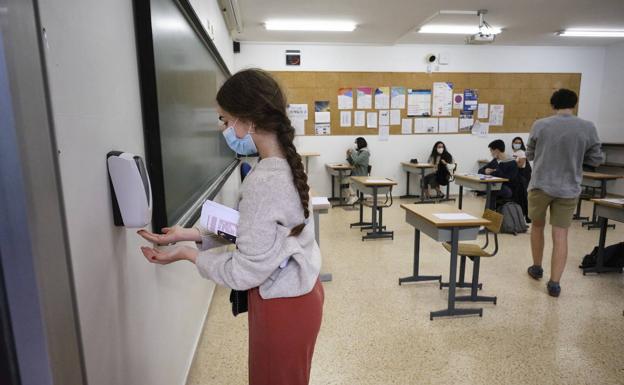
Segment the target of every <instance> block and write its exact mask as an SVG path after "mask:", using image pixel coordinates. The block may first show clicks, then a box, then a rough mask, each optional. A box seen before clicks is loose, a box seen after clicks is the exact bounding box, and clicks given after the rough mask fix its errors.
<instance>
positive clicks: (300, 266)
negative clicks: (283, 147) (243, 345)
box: [196, 158, 321, 299]
mask: <svg viewBox="0 0 624 385" xmlns="http://www.w3.org/2000/svg"><path fill="white" fill-rule="evenodd" d="M238 210H239V212H240V219H239V222H238V233H237V239H236V246H237V248H236V249H235V250H234V249H232V250H225V251H224V250H222V249H218V251H216V250H206V249H208V248H210V247H211V246H213V242H214V238H212V237H211V236H210V234H209V233H208V232H206V231H205V230H204V229H201V228H200V232H201V233H202V241H203V242H202V244H201V245H200V250H203V251H201V252H200V253H199V256H198V257H197V261H196V265H197V269H198V270H199V273H200V274H201V275H202V277H204V278H208V279H211V280H213V281H215V282H216V283H218V284H221V285H224V286H228V287H230V288H232V289H236V290H246V289H251V288H254V287H260V295H261V296H262V298H265V299H269V298H281V297H297V296H300V295H304V294H307V293H309V292H310V291H311V290H312V288H313V287H314V284H315V283H316V280H317V278H318V275H319V271H320V269H321V252H320V250H319V247H318V245H317V244H316V240H315V237H314V218H313V215H312V208H311V206H310V217H309V221H308V224H307V225H306V226H305V227H304V229H303V232H302V233H301V234H299V236H296V237H294V236H289V234H290V230H291V229H292V228H293V227H295V226H297V225H298V224H300V223H302V222H303V221H304V217H303V208H302V207H301V201H300V199H299V194H298V193H297V189H296V188H295V185H294V183H293V180H292V172H291V170H290V166H289V165H288V162H287V161H286V160H285V159H282V158H266V159H263V160H261V161H260V162H259V163H258V164H257V165H256V166H255V167H254V168H253V169H252V171H251V172H250V173H249V174H248V175H247V177H246V178H245V181H244V182H243V184H242V186H241V199H240V202H239V207H238ZM285 260H288V264H287V265H286V266H285V267H283V268H281V267H280V264H282V266H284V265H283V262H284V261H285Z"/></svg>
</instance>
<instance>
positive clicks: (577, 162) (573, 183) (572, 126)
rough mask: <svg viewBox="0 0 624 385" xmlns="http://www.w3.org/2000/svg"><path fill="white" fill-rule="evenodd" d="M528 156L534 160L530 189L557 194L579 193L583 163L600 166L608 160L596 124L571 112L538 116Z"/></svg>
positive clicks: (559, 196)
mask: <svg viewBox="0 0 624 385" xmlns="http://www.w3.org/2000/svg"><path fill="white" fill-rule="evenodd" d="M526 156H527V159H528V160H530V161H533V175H532V176H531V182H530V183H529V190H534V189H537V190H542V191H544V192H545V193H546V194H548V195H550V196H553V197H556V198H576V197H578V196H579V194H580V193H581V180H582V179H583V164H588V165H590V166H598V165H600V164H601V163H602V162H603V161H604V155H603V153H602V151H601V150H600V139H598V133H597V132H596V127H595V126H594V124H593V123H592V122H589V121H587V120H583V119H580V118H577V117H576V116H574V115H570V114H558V115H554V116H550V117H548V118H544V119H539V120H537V121H536V122H535V123H534V124H533V128H532V129H531V135H530V136H529V141H528V142H527V151H526Z"/></svg>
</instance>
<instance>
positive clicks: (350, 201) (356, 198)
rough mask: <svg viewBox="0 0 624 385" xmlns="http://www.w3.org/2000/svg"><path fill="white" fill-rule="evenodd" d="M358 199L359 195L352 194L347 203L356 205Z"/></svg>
mask: <svg viewBox="0 0 624 385" xmlns="http://www.w3.org/2000/svg"><path fill="white" fill-rule="evenodd" d="M357 201H358V197H357V196H355V195H351V196H350V197H349V199H347V204H348V205H354V204H355V202H357Z"/></svg>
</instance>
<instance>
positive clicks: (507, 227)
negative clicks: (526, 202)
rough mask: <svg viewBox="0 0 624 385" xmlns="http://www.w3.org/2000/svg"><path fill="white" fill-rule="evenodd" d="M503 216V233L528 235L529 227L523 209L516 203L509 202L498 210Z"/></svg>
mask: <svg viewBox="0 0 624 385" xmlns="http://www.w3.org/2000/svg"><path fill="white" fill-rule="evenodd" d="M497 211H498V212H499V213H501V214H503V224H502V226H501V230H500V231H501V233H506V234H513V235H517V234H518V233H526V232H527V229H528V228H529V226H527V224H526V222H525V220H524V214H523V213H522V207H520V205H519V204H517V203H515V202H507V203H505V204H504V205H502V206H501V207H499V208H498V210H497Z"/></svg>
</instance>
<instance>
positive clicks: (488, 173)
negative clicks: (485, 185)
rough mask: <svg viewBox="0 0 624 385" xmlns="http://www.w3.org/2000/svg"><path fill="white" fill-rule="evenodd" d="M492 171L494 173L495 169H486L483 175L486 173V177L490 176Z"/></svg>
mask: <svg viewBox="0 0 624 385" xmlns="http://www.w3.org/2000/svg"><path fill="white" fill-rule="evenodd" d="M494 171H496V170H495V169H493V168H486V169H485V173H486V174H487V175H492V173H493V172H494Z"/></svg>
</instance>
